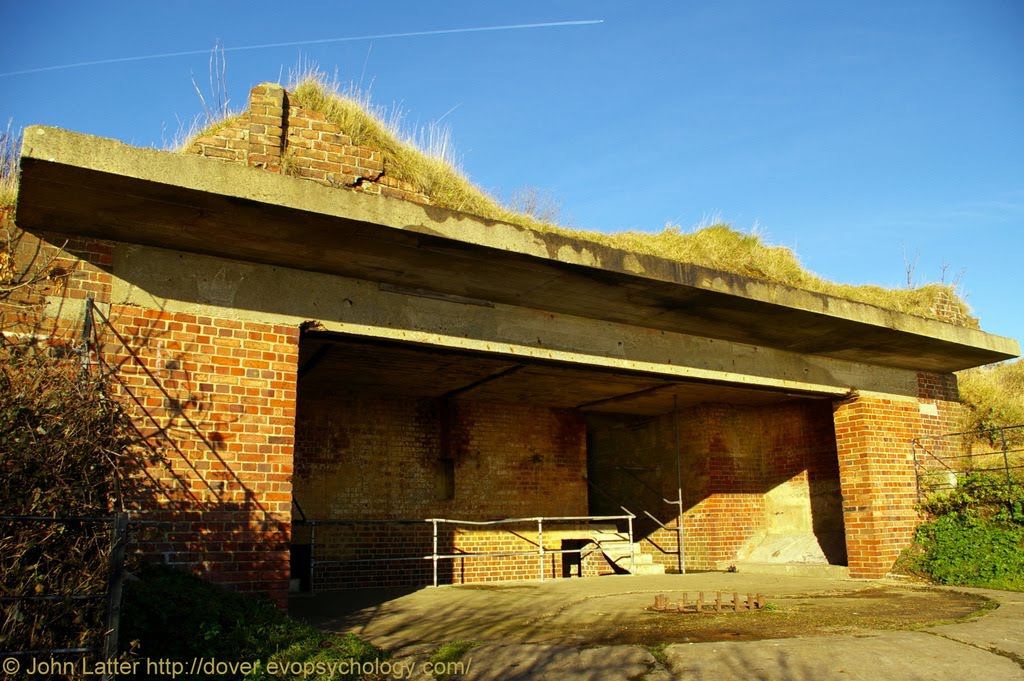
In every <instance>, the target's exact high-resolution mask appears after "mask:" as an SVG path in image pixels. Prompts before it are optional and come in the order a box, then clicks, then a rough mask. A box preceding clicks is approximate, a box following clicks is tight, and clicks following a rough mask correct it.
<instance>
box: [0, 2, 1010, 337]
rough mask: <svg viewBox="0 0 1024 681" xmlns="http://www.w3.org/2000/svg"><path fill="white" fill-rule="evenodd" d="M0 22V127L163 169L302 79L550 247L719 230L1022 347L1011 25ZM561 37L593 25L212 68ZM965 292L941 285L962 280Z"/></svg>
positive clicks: (912, 17) (363, 7) (338, 16)
mask: <svg viewBox="0 0 1024 681" xmlns="http://www.w3.org/2000/svg"><path fill="white" fill-rule="evenodd" d="M302 6H305V7H308V8H309V11H310V12H316V13H317V14H316V16H311V17H310V18H308V19H302V18H300V17H299V16H297V14H296V12H297V10H295V9H287V10H286V9H284V7H285V5H282V4H281V3H261V2H255V1H253V2H245V3H241V2H210V1H206V2H191V1H179V2H174V3H155V2H152V3H151V2H139V1H135V2H89V3H69V2H64V1H61V2H54V1H52V0H38V1H35V2H32V3H23V2H13V1H11V0H7V1H5V2H3V3H0V20H2V21H3V24H4V25H5V26H6V28H7V30H6V31H5V40H4V41H0V73H2V74H11V72H17V71H25V70H31V69H39V68H44V67H51V66H62V65H67V64H74V63H79V62H85V61H105V60H116V59H122V58H126V57H137V56H145V55H153V54H163V53H172V52H190V51H195V52H198V54H192V55H185V56H178V57H165V58H159V59H147V60H139V61H124V62H111V63H104V64H97V65H92V66H81V67H73V68H56V69H52V70H45V71H34V72H30V73H20V74H14V75H0V88H2V89H0V92H2V93H3V95H2V97H0V120H2V122H4V123H6V121H7V119H9V118H13V121H14V125H15V126H24V125H29V124H34V123H43V124H47V125H56V126H60V127H64V128H68V129H71V130H76V131H80V132H86V133H91V134H96V135H101V136H106V137H114V138H118V139H121V140H124V141H127V142H130V143H133V144H137V145H143V146H158V147H159V146H163V145H164V144H165V143H166V142H167V141H169V140H170V139H172V138H173V137H174V136H175V134H176V133H177V131H178V128H179V125H180V123H179V122H180V121H186V122H187V121H190V120H191V119H192V118H193V117H194V116H196V115H197V114H199V113H200V112H201V111H202V106H201V104H200V102H199V99H198V97H197V96H196V94H195V91H194V90H193V85H192V78H193V77H195V79H196V81H197V82H198V83H199V84H200V85H203V86H204V87H205V86H206V83H207V80H208V77H209V72H208V66H209V50H210V49H211V48H212V47H213V45H214V44H215V43H216V41H218V40H219V41H220V43H221V44H222V45H223V46H224V47H225V48H227V50H228V51H227V52H226V53H225V56H226V61H227V81H228V85H229V91H228V92H229V96H230V99H231V103H232V105H233V106H234V107H235V108H241V107H244V105H245V100H246V93H247V91H248V89H249V88H250V87H251V86H253V85H255V84H257V83H259V82H262V81H277V80H279V79H282V78H283V79H285V80H286V79H287V77H288V73H289V70H292V69H294V68H295V67H296V66H297V65H298V64H299V63H301V62H304V61H311V62H315V63H317V64H319V66H320V67H321V68H322V69H323V70H325V71H327V72H328V73H331V74H333V73H335V72H336V73H337V75H338V77H339V78H340V79H341V80H342V81H346V82H348V81H354V82H357V83H361V84H362V87H363V88H364V89H369V90H371V92H372V96H373V99H374V101H375V102H377V103H379V104H384V105H396V106H398V107H400V108H401V109H402V110H403V111H405V112H406V121H407V123H408V125H409V126H410V127H415V126H418V125H419V126H422V125H425V124H427V123H428V122H430V121H432V120H436V119H438V118H442V117H443V122H444V123H446V124H448V125H449V126H450V128H451V131H452V137H453V142H454V144H455V147H456V149H457V152H458V156H459V158H460V160H461V165H462V167H463V169H464V170H465V172H466V173H467V174H468V175H469V176H470V177H471V178H472V179H473V180H474V181H475V182H476V183H477V184H478V185H480V186H481V187H482V188H484V189H486V190H488V191H491V192H492V193H494V194H496V195H498V196H508V195H509V194H510V193H511V192H512V191H514V190H516V189H521V188H523V187H534V188H538V189H540V190H542V191H544V192H548V193H550V194H551V195H553V196H554V197H556V198H557V200H558V201H559V202H560V203H561V205H562V209H563V215H564V221H565V222H566V223H568V224H569V225H570V226H574V227H580V228H588V229H598V230H603V231H612V230H622V229H638V230H645V231H658V230H660V229H662V228H663V227H664V226H665V224H666V223H667V222H672V223H676V224H679V225H681V226H683V227H684V228H687V227H692V226H694V225H696V224H698V223H700V222H702V221H706V220H708V219H712V218H718V219H721V220H724V221H727V222H729V223H731V224H732V225H733V226H735V227H736V228H739V229H743V230H749V229H751V228H753V227H755V226H756V227H757V228H758V229H759V230H760V231H761V233H762V234H763V236H764V237H765V238H766V240H767V241H769V242H770V243H773V244H778V245H784V246H789V247H791V248H793V249H794V250H795V251H796V252H797V254H798V255H799V256H800V258H801V260H802V261H803V263H804V264H805V265H806V266H807V267H808V268H809V269H811V270H813V271H815V272H817V273H818V274H820V275H822V276H824V277H826V278H829V279H832V280H835V281H841V282H847V283H870V284H879V285H884V286H902V285H905V282H906V267H905V255H904V254H906V258H907V259H909V260H910V261H913V262H916V269H915V282H916V283H925V282H928V281H934V280H938V279H940V278H941V277H942V276H943V273H944V272H945V278H946V280H947V281H952V280H956V279H958V278H960V281H961V290H962V293H963V294H964V295H966V297H967V300H968V302H969V303H970V304H971V306H972V307H973V309H974V311H975V314H977V315H978V316H979V317H980V318H981V323H982V328H983V329H985V330H987V331H991V332H993V333H997V334H1000V335H1006V336H1011V337H1014V338H1017V339H1024V314H1022V312H1024V303H1022V300H1021V299H1022V297H1024V295H1022V294H1024V284H1022V281H1024V278H1022V277H1021V274H1020V268H1021V265H1022V257H1021V255H1022V254H1024V2H1020V1H1019V0H1005V1H997V0H962V1H959V2H943V1H929V2H923V1H922V2H918V1H907V2H892V1H889V2H874V1H871V0H869V1H866V2H858V3H834V2H765V1H755V0H749V1H731V2H729V1H727V2H714V3H713V2H648V3H643V4H633V3H626V2H621V1H619V2H602V1H588V2H583V1H572V0H564V1H551V0H549V1H548V2H526V1H523V2H516V3H511V2H507V3H506V2H455V1H452V2H433V3H424V2H404V1H396V0H391V1H390V2H387V3H349V2H319V3H315V4H308V5H301V4H300V5H293V6H292V7H302ZM580 20H602V22H601V23H593V24H581V25H573V26H552V27H543V28H540V27H538V28H527V29H515V30H513V29H506V30H493V31H481V32H463V33H440V34H436V35H420V36H409V37H398V38H376V39H372V40H350V41H345V42H325V43H320V44H309V45H303V46H296V45H292V46H285V47H274V48H260V49H251V50H237V49H233V48H240V47H247V46H254V45H266V44H272V43H295V42H306V41H314V40H329V39H337V38H351V37H359V36H367V35H380V34H395V33H413V32H429V31H440V30H445V29H460V28H473V27H495V26H506V25H518V24H538V23H548V22H566V21H580ZM961 272H962V278H961V277H960V274H961Z"/></svg>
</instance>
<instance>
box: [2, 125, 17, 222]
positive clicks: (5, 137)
mask: <svg viewBox="0 0 1024 681" xmlns="http://www.w3.org/2000/svg"><path fill="white" fill-rule="evenodd" d="M20 142H21V135H19V134H17V133H15V132H11V121H7V129H6V130H4V131H3V132H0V206H13V205H14V199H15V198H16V197H17V195H18V148H19V147H20Z"/></svg>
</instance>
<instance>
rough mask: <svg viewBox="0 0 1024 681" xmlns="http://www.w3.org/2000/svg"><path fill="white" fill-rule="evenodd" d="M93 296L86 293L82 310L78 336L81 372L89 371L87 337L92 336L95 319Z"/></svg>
mask: <svg viewBox="0 0 1024 681" xmlns="http://www.w3.org/2000/svg"><path fill="white" fill-rule="evenodd" d="M92 306H93V298H92V295H91V294H90V295H88V296H86V298H85V308H84V310H83V311H82V335H81V337H80V338H79V345H78V361H79V363H80V364H81V371H82V374H83V375H85V374H87V373H89V339H90V338H92V331H93V325H94V323H95V320H94V319H93V315H92Z"/></svg>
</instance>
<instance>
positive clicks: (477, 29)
mask: <svg viewBox="0 0 1024 681" xmlns="http://www.w3.org/2000/svg"><path fill="white" fill-rule="evenodd" d="M603 23H604V19H577V20H573V21H547V22H544V23H539V24H505V25H501V26H472V27H469V28H441V29H435V30H432V31H410V32H407V33H378V34H376V35H357V36H348V37H343V38H321V39H319V40H295V41H292V42H286V43H266V44H263V45H242V46H240V47H225V48H223V51H224V52H241V51H243V50H265V49H268V48H272V47H296V46H302V45H323V44H325V43H348V42H355V41H358V40H385V39H388V38H414V37H418V36H429V35H448V34H452V33H481V32H484V31H519V30H523V29H527V28H554V27H558V26H589V25H592V24H603ZM209 52H210V50H186V51H183V52H162V53H160V54H146V55H141V56H137V57H117V58H114V59H95V60H92V61H80V62H74V63H72V64H57V65H54V66H40V67H38V68H34V69H21V70H20V71H7V72H6V73H0V78H3V77H6V76H21V75H25V74H28V73H43V72H45V71H61V70H63V69H77V68H81V67H83V66H100V65H102V64H121V63H124V62H131V61H146V60H149V59H169V58H171V57H186V56H189V55H194V54H209Z"/></svg>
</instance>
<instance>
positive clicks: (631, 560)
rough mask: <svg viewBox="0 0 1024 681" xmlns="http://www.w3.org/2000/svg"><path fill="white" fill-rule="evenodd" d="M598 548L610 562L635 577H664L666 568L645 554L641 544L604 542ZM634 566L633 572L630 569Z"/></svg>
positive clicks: (617, 541) (620, 541)
mask: <svg viewBox="0 0 1024 681" xmlns="http://www.w3.org/2000/svg"><path fill="white" fill-rule="evenodd" d="M598 546H599V547H600V549H601V552H602V553H604V555H605V557H606V558H607V559H608V561H609V562H611V563H613V564H614V565H616V566H617V567H619V568H621V569H623V570H626V571H627V572H631V573H632V574H634V575H663V574H665V567H664V566H663V565H656V564H655V563H654V556H652V555H651V554H649V553H643V552H642V551H641V550H640V545H639V544H633V545H632V546H631V545H630V543H629V542H628V541H622V540H616V541H604V542H600V543H599V544H598ZM630 566H632V570H631V569H630Z"/></svg>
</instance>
